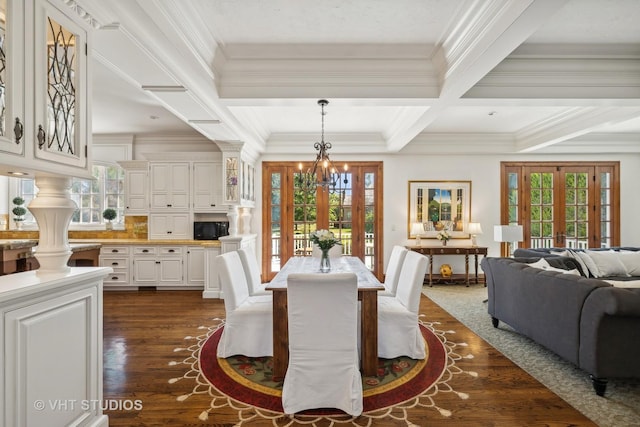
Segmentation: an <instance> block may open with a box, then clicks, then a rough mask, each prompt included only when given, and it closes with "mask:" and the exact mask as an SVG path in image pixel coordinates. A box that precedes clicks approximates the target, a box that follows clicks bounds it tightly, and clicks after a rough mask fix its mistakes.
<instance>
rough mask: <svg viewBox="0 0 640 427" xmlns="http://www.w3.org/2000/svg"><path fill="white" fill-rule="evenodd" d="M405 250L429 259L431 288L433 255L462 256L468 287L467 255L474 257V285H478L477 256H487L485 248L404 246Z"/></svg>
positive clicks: (431, 283)
mask: <svg viewBox="0 0 640 427" xmlns="http://www.w3.org/2000/svg"><path fill="white" fill-rule="evenodd" d="M406 248H407V249H409V250H411V251H414V252H419V253H421V254H423V255H426V256H428V257H429V286H433V256H434V255H464V274H465V276H464V277H465V284H466V285H467V286H469V283H470V282H469V255H473V256H474V261H475V283H476V284H478V255H482V256H487V248H486V247H480V246H406Z"/></svg>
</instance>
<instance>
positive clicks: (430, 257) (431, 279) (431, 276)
mask: <svg viewBox="0 0 640 427" xmlns="http://www.w3.org/2000/svg"><path fill="white" fill-rule="evenodd" d="M429 286H433V255H432V254H429Z"/></svg>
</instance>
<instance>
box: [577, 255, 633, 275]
mask: <svg viewBox="0 0 640 427" xmlns="http://www.w3.org/2000/svg"><path fill="white" fill-rule="evenodd" d="M585 252H586V254H587V255H588V256H589V258H591V259H592V260H593V262H594V263H595V264H596V266H597V269H598V272H599V274H598V275H597V276H595V275H594V277H608V276H622V277H629V273H627V269H626V267H625V266H624V264H623V263H622V261H620V257H619V253H618V252H617V251H590V250H586V251H585Z"/></svg>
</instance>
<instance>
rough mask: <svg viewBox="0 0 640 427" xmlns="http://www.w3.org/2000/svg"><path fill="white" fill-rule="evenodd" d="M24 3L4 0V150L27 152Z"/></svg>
mask: <svg viewBox="0 0 640 427" xmlns="http://www.w3.org/2000/svg"><path fill="white" fill-rule="evenodd" d="M23 22H24V4H23V1H22V0H21V1H12V0H0V152H5V153H12V154H19V155H23V154H24V144H25V143H24V140H25V138H24V120H25V117H24V103H23V99H24V96H23V93H24V68H23V64H24V61H23V57H24V51H25V49H24V33H23Z"/></svg>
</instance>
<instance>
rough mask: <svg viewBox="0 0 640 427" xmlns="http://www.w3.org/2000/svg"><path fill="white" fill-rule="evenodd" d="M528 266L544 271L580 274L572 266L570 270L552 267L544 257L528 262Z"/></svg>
mask: <svg viewBox="0 0 640 427" xmlns="http://www.w3.org/2000/svg"><path fill="white" fill-rule="evenodd" d="M529 267H535V268H540V269H542V270H546V271H557V272H558V273H563V274H575V275H577V276H580V272H579V271H578V269H576V268H574V269H571V270H567V269H566V268H558V267H552V266H551V265H550V264H549V262H548V261H547V260H546V259H545V258H540V259H539V260H538V261H536V262H533V263H531V264H529Z"/></svg>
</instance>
